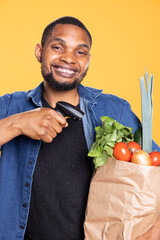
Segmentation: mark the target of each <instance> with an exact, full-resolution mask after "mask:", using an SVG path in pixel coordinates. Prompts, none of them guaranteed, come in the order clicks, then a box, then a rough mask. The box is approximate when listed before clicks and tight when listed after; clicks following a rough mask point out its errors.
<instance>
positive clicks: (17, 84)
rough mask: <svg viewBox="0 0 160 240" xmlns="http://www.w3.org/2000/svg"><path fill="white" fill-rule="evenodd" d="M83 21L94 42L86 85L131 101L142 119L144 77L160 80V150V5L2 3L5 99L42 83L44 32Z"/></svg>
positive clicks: (158, 86) (158, 85) (158, 129)
mask: <svg viewBox="0 0 160 240" xmlns="http://www.w3.org/2000/svg"><path fill="white" fill-rule="evenodd" d="M65 15H70V16H74V17H77V18H79V19H80V20H81V21H82V22H83V23H84V24H85V25H86V26H87V28H88V29H89V30H90V32H91V34H92V37H93V46H92V50H91V54H92V58H91V64H90V68H89V72H88V75H87V77H86V78H85V80H84V82H83V84H84V85H88V86H91V87H96V88H100V89H101V88H103V89H104V92H105V93H112V94H115V95H118V96H120V97H122V98H124V99H126V100H128V101H129V102H130V104H131V106H132V109H133V111H134V112H135V113H136V114H137V115H138V117H139V118H140V119H141V98H140V84H139V77H140V76H143V75H144V73H145V67H146V68H147V70H148V71H149V74H151V73H152V74H153V75H154V88H153V103H154V111H153V113H154V121H153V138H154V139H155V140H156V142H157V143H158V144H159V145H160V138H159V135H160V126H159V123H160V114H159V109H160V107H159V104H160V101H159V91H160V67H159V59H160V1H159V0H134V1H133V0H113V1H110V0H79V1H76V0H60V1H55V0H45V1H42V0H39V1H38V0H27V1H24V0H0V34H1V38H0V75H1V81H0V86H1V87H0V95H3V94H5V93H11V92H13V91H17V90H18V91H19V90H29V89H32V88H34V87H36V86H37V85H38V84H39V83H40V82H41V81H42V77H41V73H40V65H39V63H38V62H37V61H36V59H35V57H34V47H35V44H36V43H37V42H40V39H41V35H42V32H43V29H44V28H45V27H46V25H47V24H48V23H50V22H51V21H53V20H55V19H56V18H59V17H61V16H65Z"/></svg>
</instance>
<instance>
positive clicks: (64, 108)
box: [54, 101, 84, 120]
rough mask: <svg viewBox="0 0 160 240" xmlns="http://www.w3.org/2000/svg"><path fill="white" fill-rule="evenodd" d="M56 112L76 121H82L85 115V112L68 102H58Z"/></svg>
mask: <svg viewBox="0 0 160 240" xmlns="http://www.w3.org/2000/svg"><path fill="white" fill-rule="evenodd" d="M54 110H55V111H56V112H58V113H60V114H61V115H62V116H64V117H71V118H73V119H74V120H81V119H82V117H83V115H84V112H83V111H81V110H80V109H79V108H77V107H75V106H73V105H72V104H70V103H68V102H62V101H60V102H57V103H56V107H55V109H54Z"/></svg>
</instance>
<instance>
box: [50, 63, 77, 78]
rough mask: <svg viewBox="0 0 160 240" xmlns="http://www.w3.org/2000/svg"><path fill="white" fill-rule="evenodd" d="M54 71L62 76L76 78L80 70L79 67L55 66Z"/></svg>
mask: <svg viewBox="0 0 160 240" xmlns="http://www.w3.org/2000/svg"><path fill="white" fill-rule="evenodd" d="M53 69H54V72H55V74H56V75H58V76H60V77H62V78H74V77H75V76H76V74H77V73H78V72H79V71H78V69H77V68H73V67H70V66H58V65H55V66H53Z"/></svg>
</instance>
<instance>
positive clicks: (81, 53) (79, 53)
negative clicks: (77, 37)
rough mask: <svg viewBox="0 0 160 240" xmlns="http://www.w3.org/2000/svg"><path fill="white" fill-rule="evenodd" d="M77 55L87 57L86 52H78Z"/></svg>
mask: <svg viewBox="0 0 160 240" xmlns="http://www.w3.org/2000/svg"><path fill="white" fill-rule="evenodd" d="M77 54H78V55H82V56H86V55H87V53H86V52H85V51H82V50H79V51H77Z"/></svg>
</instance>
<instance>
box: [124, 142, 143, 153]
mask: <svg viewBox="0 0 160 240" xmlns="http://www.w3.org/2000/svg"><path fill="white" fill-rule="evenodd" d="M127 145H128V147H129V150H130V151H131V152H134V151H135V150H141V149H142V148H141V146H140V145H139V144H138V143H136V142H134V141H131V142H129V143H127Z"/></svg>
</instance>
